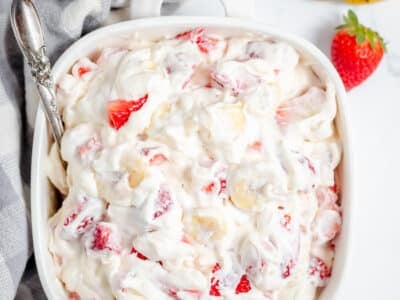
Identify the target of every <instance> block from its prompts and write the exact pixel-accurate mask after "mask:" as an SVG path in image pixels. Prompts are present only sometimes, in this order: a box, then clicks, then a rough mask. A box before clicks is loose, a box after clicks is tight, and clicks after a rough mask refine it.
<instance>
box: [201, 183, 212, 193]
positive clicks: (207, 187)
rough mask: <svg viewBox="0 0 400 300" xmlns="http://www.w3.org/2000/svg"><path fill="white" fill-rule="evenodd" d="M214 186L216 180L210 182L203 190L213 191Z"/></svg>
mask: <svg viewBox="0 0 400 300" xmlns="http://www.w3.org/2000/svg"><path fill="white" fill-rule="evenodd" d="M214 187H215V184H214V182H210V183H209V184H207V185H205V186H203V191H205V192H206V193H211V192H212V191H213V190H214Z"/></svg>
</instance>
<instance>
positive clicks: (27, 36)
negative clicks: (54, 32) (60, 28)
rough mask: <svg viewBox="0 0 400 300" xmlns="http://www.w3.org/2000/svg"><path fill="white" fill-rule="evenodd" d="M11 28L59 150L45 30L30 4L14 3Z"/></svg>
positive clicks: (59, 127)
mask: <svg viewBox="0 0 400 300" xmlns="http://www.w3.org/2000/svg"><path fill="white" fill-rule="evenodd" d="M11 26H12V29H13V31H14V35H15V38H16V40H17V43H18V45H19V47H20V49H21V51H22V53H23V55H24V57H25V59H26V61H27V63H28V65H29V67H30V69H31V74H32V77H33V79H34V80H35V82H36V86H37V89H38V92H39V96H40V99H41V103H42V105H43V107H44V109H45V112H46V116H47V119H48V121H49V123H50V126H51V129H52V131H53V136H54V139H55V141H56V142H57V144H58V146H60V144H61V137H62V135H63V131H64V128H63V123H62V121H61V117H60V114H59V112H58V108H57V104H56V97H55V91H54V84H53V79H52V75H51V66H50V61H49V59H48V58H47V56H46V46H45V42H44V35H43V30H42V27H41V24H40V19H39V16H38V12H37V10H36V8H35V6H34V4H33V2H32V1H31V0H14V1H13V3H12V6H11Z"/></svg>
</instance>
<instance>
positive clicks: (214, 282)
mask: <svg viewBox="0 0 400 300" xmlns="http://www.w3.org/2000/svg"><path fill="white" fill-rule="evenodd" d="M219 270H221V266H220V265H219V263H216V264H215V265H214V266H213V268H212V269H211V273H212V274H214V273H216V272H217V271H219ZM209 294H210V295H211V296H216V297H219V296H221V293H220V291H219V280H218V279H216V278H215V277H214V276H212V277H211V280H210V291H209Z"/></svg>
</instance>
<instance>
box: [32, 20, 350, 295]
mask: <svg viewBox="0 0 400 300" xmlns="http://www.w3.org/2000/svg"><path fill="white" fill-rule="evenodd" d="M160 26H163V27H165V28H168V30H169V31H171V32H174V31H176V29H177V28H193V27H198V26H201V27H215V28H221V29H223V30H227V31H229V30H234V29H235V28H236V29H240V30H242V31H246V32H250V33H257V34H260V35H267V36H271V37H275V38H278V39H280V40H284V41H286V42H288V43H290V44H291V45H293V46H294V47H295V48H296V49H301V51H304V52H306V53H307V54H309V55H310V56H311V57H312V58H313V59H314V60H315V61H316V62H317V63H319V64H320V65H321V66H322V67H323V69H324V71H325V72H326V73H327V75H328V77H329V78H330V80H331V81H332V82H333V84H334V86H335V90H336V102H337V107H338V113H337V115H336V117H335V123H336V126H337V127H339V128H338V130H339V135H340V140H341V142H342V153H343V154H344V155H342V161H341V166H342V168H343V170H344V171H343V172H345V181H346V182H345V187H346V188H345V191H344V192H343V193H342V199H346V200H345V202H344V203H342V207H344V206H345V207H346V209H345V210H344V214H343V215H344V218H343V226H342V230H341V234H340V238H339V239H340V248H339V247H338V249H340V252H341V268H340V270H338V268H335V265H336V262H335V264H334V267H333V273H334V276H335V282H333V280H331V281H330V282H329V284H328V285H327V287H325V288H324V291H323V293H322V295H321V298H322V299H333V296H334V294H335V293H336V291H337V290H338V287H339V286H340V282H341V281H342V280H343V278H342V277H343V275H344V274H345V273H347V272H346V270H347V269H348V263H347V260H348V258H347V257H348V256H349V249H350V244H351V242H352V240H353V239H352V238H351V229H352V228H353V226H352V223H353V218H352V216H351V215H352V214H353V211H354V199H355V198H354V195H353V189H354V185H353V181H354V179H353V174H354V172H352V171H351V166H352V164H353V161H354V160H353V159H352V157H353V154H352V152H351V149H352V147H349V138H348V133H349V131H348V127H347V124H348V121H347V118H346V113H345V110H344V101H345V99H346V91H345V88H344V86H343V83H342V81H341V79H340V77H339V75H338V73H337V71H336V69H335V68H334V67H333V65H332V63H331V62H330V60H329V59H328V58H327V56H326V55H325V54H323V53H322V51H321V50H320V49H318V48H317V47H316V46H314V45H313V44H312V43H311V42H309V41H307V40H306V39H304V38H302V37H299V36H297V35H294V34H291V33H287V32H285V31H281V30H280V29H278V28H276V27H272V26H268V25H265V24H263V23H260V22H257V21H252V20H243V19H238V18H230V17H204V16H194V17H188V16H168V17H154V18H145V19H137V20H129V21H124V22H119V23H115V24H112V25H108V26H105V27H102V28H99V29H96V30H94V31H92V32H90V33H88V34H87V35H85V36H83V37H81V38H80V39H78V40H77V41H75V42H74V43H73V44H72V45H71V46H69V47H68V48H67V49H66V50H65V51H64V52H63V53H62V55H61V56H60V57H59V58H58V60H57V61H56V63H55V64H54V67H53V75H54V78H55V80H57V79H58V78H59V77H60V75H62V73H63V71H64V72H65V70H67V69H69V67H71V65H72V63H73V61H75V60H76V59H74V60H72V57H74V56H77V57H79V56H78V55H77V53H79V52H80V50H81V49H83V48H84V47H89V48H90V47H91V48H92V50H93V51H94V49H95V48H96V46H94V45H95V44H96V43H94V42H98V41H101V40H104V39H107V36H113V35H115V34H116V35H118V34H119V35H122V34H124V33H129V32H130V33H133V32H136V31H137V32H140V31H142V30H144V29H147V30H151V29H152V28H155V27H160ZM48 144H49V143H48V128H47V125H46V118H45V115H44V112H43V110H42V109H41V108H40V106H39V107H38V110H37V114H36V120H35V128H34V139H33V146H32V166H31V167H32V169H31V219H32V237H33V246H34V255H35V261H36V266H37V270H38V274H39V278H40V281H41V284H42V286H43V289H44V291H45V293H46V295H47V297H49V299H58V298H59V297H56V296H57V295H58V296H60V295H59V293H57V291H56V290H55V289H56V287H55V286H54V282H55V281H56V280H57V279H56V278H53V279H51V278H50V277H52V276H53V275H49V274H48V273H49V272H48V271H47V269H48V266H47V265H46V264H45V262H44V256H45V255H50V253H49V251H48V242H47V236H45V235H47V233H48V232H47V231H46V232H44V231H43V230H42V229H41V226H40V225H41V224H42V223H41V219H42V217H41V216H42V215H43V214H44V213H45V212H43V211H41V209H42V210H43V204H41V203H40V202H41V201H40V200H41V198H42V195H44V193H45V191H44V190H43V172H45V168H44V162H45V156H46V155H47V151H48V150H47V149H46V151H45V150H44V149H43V147H47V148H48V146H49V145H48ZM44 178H46V177H44ZM45 241H46V242H45ZM336 255H338V252H337V253H335V257H336ZM335 272H336V275H335ZM53 277H54V276H53ZM326 294H330V295H329V297H328V296H324V295H326Z"/></svg>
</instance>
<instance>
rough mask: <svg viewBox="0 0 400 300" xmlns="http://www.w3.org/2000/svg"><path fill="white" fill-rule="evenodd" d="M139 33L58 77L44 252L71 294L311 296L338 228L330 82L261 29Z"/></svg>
mask: <svg viewBox="0 0 400 300" xmlns="http://www.w3.org/2000/svg"><path fill="white" fill-rule="evenodd" d="M131 45H134V46H132V47H127V48H126V49H117V48H116V49H110V48H107V49H104V50H102V51H101V53H99V54H98V55H97V56H96V58H93V57H92V58H82V59H80V60H79V61H77V62H76V64H75V65H74V66H73V67H72V69H71V71H70V73H68V74H66V75H65V76H64V77H63V78H62V79H61V80H60V81H59V82H58V85H57V99H58V101H59V105H60V107H61V109H62V113H63V120H64V122H65V128H66V131H65V134H64V136H63V139H62V146H61V155H62V159H63V160H64V161H66V162H67V168H66V170H64V169H63V165H62V164H61V163H60V161H59V159H58V157H57V153H56V151H55V150H54V149H53V150H52V151H51V153H50V155H49V158H50V164H49V168H48V169H49V172H48V173H49V178H50V180H51V181H52V182H53V184H54V185H55V186H56V187H57V188H58V190H59V191H60V192H61V193H62V194H63V195H64V199H63V202H62V207H61V208H60V209H59V210H58V211H57V213H56V214H55V215H54V216H52V217H51V219H50V221H49V237H50V244H49V250H50V252H51V253H52V255H53V258H54V264H55V266H56V272H57V277H58V278H59V280H60V281H61V282H62V283H63V285H64V286H65V289H66V291H67V293H68V296H69V298H71V299H103V300H104V299H113V298H116V299H182V300H191V299H269V300H285V299H296V300H304V299H314V298H315V295H316V292H317V290H318V289H319V288H321V287H323V286H325V285H326V284H327V281H328V279H329V277H330V274H331V268H332V263H333V258H334V239H335V237H336V235H337V233H338V232H339V230H340V226H341V213H340V207H339V205H338V196H337V189H338V188H337V186H336V184H335V169H336V167H337V165H338V163H339V162H340V157H341V149H340V142H339V138H338V136H337V133H336V130H335V126H334V118H335V115H336V99H335V90H334V86H333V84H332V83H331V82H329V80H327V79H321V78H320V77H319V76H318V75H317V74H316V73H315V72H314V70H313V68H312V62H311V61H308V60H307V59H306V58H305V57H303V56H302V55H301V54H299V52H298V51H296V50H295V49H294V48H293V47H292V46H291V45H289V44H287V43H285V42H281V41H275V40H272V39H269V38H265V37H262V36H252V35H249V36H243V37H231V38H225V37H222V36H219V35H212V34H209V33H207V32H205V30H204V29H201V28H197V29H194V30H192V31H188V32H183V33H180V34H178V35H177V36H175V37H166V38H164V39H161V40H157V41H145V42H143V40H140V42H139V41H133V42H132V43H131ZM53 147H54V146H53Z"/></svg>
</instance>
